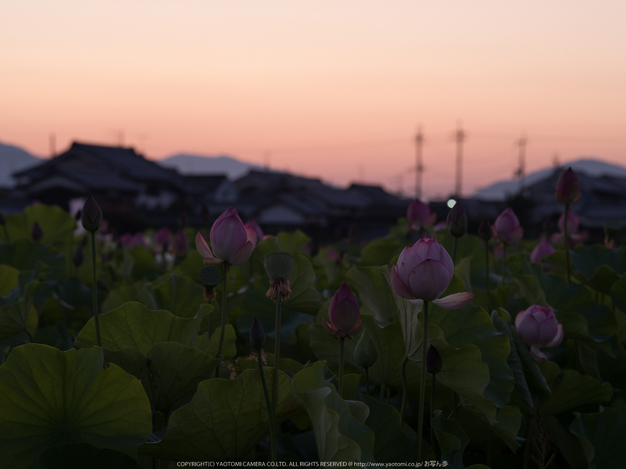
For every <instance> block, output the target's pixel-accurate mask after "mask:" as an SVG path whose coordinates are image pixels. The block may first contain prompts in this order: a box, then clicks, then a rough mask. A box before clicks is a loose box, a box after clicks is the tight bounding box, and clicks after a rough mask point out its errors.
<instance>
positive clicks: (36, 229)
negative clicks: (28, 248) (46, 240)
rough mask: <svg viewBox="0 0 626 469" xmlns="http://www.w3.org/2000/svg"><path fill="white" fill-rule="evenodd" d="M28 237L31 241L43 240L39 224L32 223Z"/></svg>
mask: <svg viewBox="0 0 626 469" xmlns="http://www.w3.org/2000/svg"><path fill="white" fill-rule="evenodd" d="M30 235H31V237H32V238H33V241H39V240H40V239H41V238H43V230H42V229H41V226H40V225H39V223H37V222H35V223H33V228H32V229H31V230H30Z"/></svg>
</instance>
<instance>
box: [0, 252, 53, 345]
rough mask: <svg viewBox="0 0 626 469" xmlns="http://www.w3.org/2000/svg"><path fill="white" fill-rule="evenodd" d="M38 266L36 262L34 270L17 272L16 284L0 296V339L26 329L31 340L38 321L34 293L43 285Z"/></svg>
mask: <svg viewBox="0 0 626 469" xmlns="http://www.w3.org/2000/svg"><path fill="white" fill-rule="evenodd" d="M40 266H41V264H40V263H38V264H36V266H35V269H34V270H32V271H30V272H22V273H20V274H18V278H17V280H18V281H17V283H18V284H17V285H16V286H15V287H14V288H13V289H12V290H11V291H10V292H9V293H8V294H7V295H5V296H3V297H1V298H0V339H6V338H8V337H11V336H14V335H16V334H19V333H20V332H24V331H26V332H28V334H29V335H30V337H31V341H32V337H33V336H34V335H35V333H36V331H37V324H38V322H39V316H38V314H37V310H36V309H35V307H34V301H35V295H36V294H37V293H38V292H39V291H40V290H41V289H42V287H44V285H45V283H44V282H40V281H39V271H40Z"/></svg>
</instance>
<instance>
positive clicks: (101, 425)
mask: <svg viewBox="0 0 626 469" xmlns="http://www.w3.org/2000/svg"><path fill="white" fill-rule="evenodd" d="M103 360H104V358H103V352H102V349H100V348H99V347H93V348H90V349H86V350H70V351H67V352H61V351H59V350H57V349H55V348H52V347H49V346H47V345H41V344H26V345H22V346H20V347H16V348H15V349H14V350H13V352H12V353H11V355H10V356H9V358H8V359H7V361H6V362H5V363H4V364H3V365H2V366H1V367H0V395H2V399H0V467H11V468H18V469H19V468H32V467H34V465H35V462H36V460H37V458H38V457H39V455H40V454H41V453H43V452H44V451H46V450H47V449H49V448H51V447H53V446H57V445H62V444H71V443H88V444H90V445H93V446H95V447H97V448H108V449H112V450H117V451H122V452H124V453H126V454H129V455H133V454H136V450H137V447H138V446H139V445H140V444H141V443H143V442H145V441H146V440H147V439H148V437H149V436H150V432H151V430H152V413H151V411H150V404H149V402H148V398H147V397H146V394H145V392H144V390H143V388H142V386H141V384H140V383H139V381H137V379H136V378H134V377H133V376H131V375H129V374H128V373H126V372H125V371H124V370H122V369H121V368H119V367H117V366H116V365H110V367H109V368H106V369H103V366H102V365H103Z"/></svg>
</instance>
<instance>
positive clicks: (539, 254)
mask: <svg viewBox="0 0 626 469" xmlns="http://www.w3.org/2000/svg"><path fill="white" fill-rule="evenodd" d="M554 252H556V249H554V247H553V246H552V245H551V244H550V242H549V241H548V240H547V239H542V240H541V242H540V243H539V244H537V246H535V249H533V250H532V252H531V253H530V262H536V263H538V264H541V265H542V266H543V267H544V268H545V267H547V266H548V264H544V263H542V262H541V259H542V258H543V257H545V256H549V255H550V254H553V253H554Z"/></svg>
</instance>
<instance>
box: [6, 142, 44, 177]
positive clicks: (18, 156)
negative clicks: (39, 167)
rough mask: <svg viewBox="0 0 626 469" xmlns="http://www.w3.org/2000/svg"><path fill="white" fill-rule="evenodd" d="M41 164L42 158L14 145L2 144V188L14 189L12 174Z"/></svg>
mask: <svg viewBox="0 0 626 469" xmlns="http://www.w3.org/2000/svg"><path fill="white" fill-rule="evenodd" d="M38 163H41V158H37V157H36V156H33V155H31V154H30V153H28V152H27V151H26V150H24V149H22V148H20V147H16V146H14V145H7V144H5V143H0V187H13V186H14V185H15V184H14V181H13V178H11V174H12V173H14V172H15V171H19V170H20V169H26V168H27V167H29V166H33V165H35V164H38Z"/></svg>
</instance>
